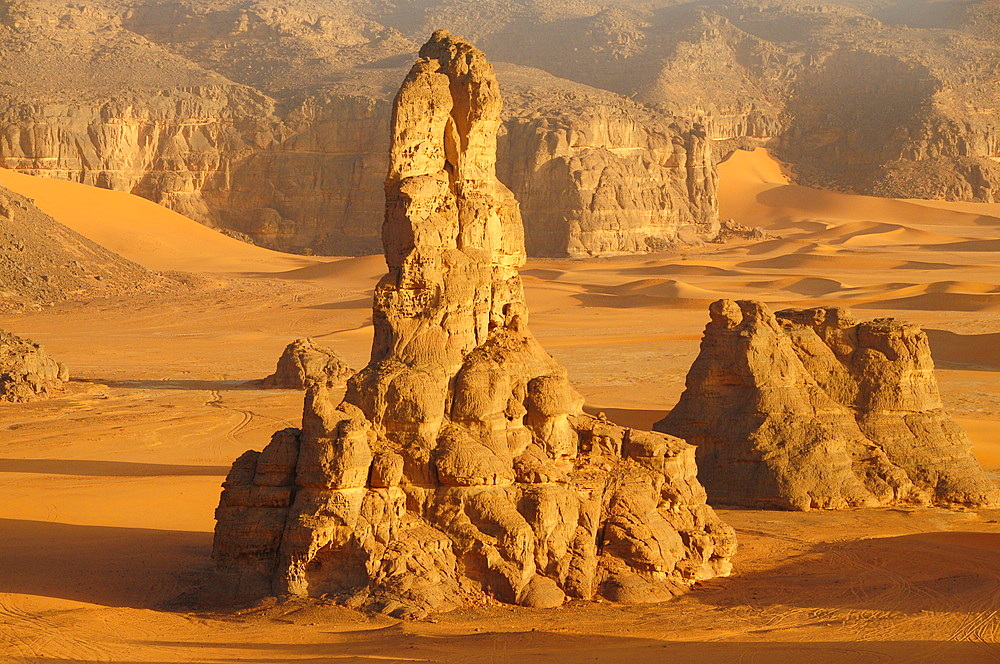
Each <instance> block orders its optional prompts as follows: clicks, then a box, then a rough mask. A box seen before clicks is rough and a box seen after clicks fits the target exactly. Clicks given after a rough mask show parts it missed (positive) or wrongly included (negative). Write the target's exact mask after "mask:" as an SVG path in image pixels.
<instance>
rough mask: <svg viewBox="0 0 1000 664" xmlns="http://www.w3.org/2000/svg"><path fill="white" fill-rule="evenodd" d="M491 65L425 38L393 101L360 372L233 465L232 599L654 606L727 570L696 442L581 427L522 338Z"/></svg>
mask: <svg viewBox="0 0 1000 664" xmlns="http://www.w3.org/2000/svg"><path fill="white" fill-rule="evenodd" d="M500 110H501V98H500V92H499V89H498V86H497V82H496V78H495V77H494V74H493V70H492V67H491V66H490V65H489V63H488V62H487V61H486V58H485V57H484V55H483V54H482V53H481V52H480V51H479V50H477V49H476V48H474V47H473V46H471V45H470V44H468V43H467V42H465V41H463V40H461V39H459V38H456V37H452V36H450V35H448V34H447V33H446V32H436V33H435V34H434V35H433V36H432V37H431V39H430V41H429V42H428V43H427V44H426V45H424V47H423V48H422V49H421V51H420V59H419V60H418V61H417V63H416V64H415V65H414V66H413V68H412V70H411V71H410V73H409V75H408V76H407V77H406V80H405V81H404V83H403V86H402V88H401V89H400V91H399V94H398V95H397V97H396V100H395V109H394V117H393V123H392V149H391V160H390V161H391V165H390V169H389V174H388V177H387V178H386V216H385V223H384V225H383V243H384V245H385V254H386V263H387V264H388V268H389V271H388V274H386V275H385V276H384V277H383V278H382V280H381V281H380V282H379V284H378V286H377V288H376V291H375V302H374V324H375V338H374V343H373V346H372V355H371V361H370V363H369V364H368V366H367V367H366V368H364V369H363V370H361V371H360V372H358V373H357V374H356V375H354V376H353V377H352V378H350V380H349V381H348V387H347V393H346V395H345V397H344V400H343V401H342V402H341V403H340V404H339V405H337V404H336V403H335V402H333V401H331V399H330V396H329V394H328V392H327V390H326V388H325V387H324V386H323V385H314V386H312V387H310V388H309V391H308V392H307V394H306V400H305V409H304V413H303V421H302V428H301V430H299V429H288V430H285V431H280V432H278V433H276V434H275V436H274V438H273V439H272V441H271V443H270V444H269V445H268V446H267V447H266V448H265V449H264V450H263V452H254V451H250V452H247V453H246V454H244V455H243V456H241V457H240V458H239V459H238V460H237V461H236V463H235V464H234V465H233V468H232V470H231V471H230V473H229V476H228V477H227V479H226V482H225V484H224V490H223V493H222V497H221V499H220V503H219V508H218V510H217V513H216V516H217V519H218V524H217V526H216V534H215V544H214V551H213V556H214V558H215V559H216V561H217V564H218V568H219V570H220V572H221V574H222V575H223V578H224V579H225V580H226V582H227V586H228V588H229V591H230V593H231V594H232V595H233V596H234V597H235V598H236V599H250V598H254V597H260V596H264V595H269V594H276V595H284V594H289V595H300V596H321V595H328V596H332V597H335V598H337V599H340V600H342V601H345V602H347V603H349V604H351V605H354V606H361V607H364V608H367V609H372V610H379V611H385V612H389V613H393V614H395V615H403V616H408V615H409V616H412V615H420V614H423V613H426V612H428V611H435V610H444V609H448V608H451V607H453V606H456V605H459V604H462V603H463V602H465V601H467V600H469V599H475V598H477V597H478V598H480V599H481V598H482V597H483V596H484V595H486V596H491V597H494V598H497V599H499V600H501V601H504V602H510V603H519V604H523V605H528V606H555V605H558V604H560V603H562V601H563V600H564V599H565V598H566V597H567V596H569V597H576V598H594V597H597V596H603V597H606V598H608V599H611V600H615V601H623V602H648V601H657V600H661V599H665V598H667V597H670V596H671V595H673V594H676V593H677V592H679V591H681V590H683V589H685V588H686V587H687V586H689V585H690V584H691V583H693V582H694V581H696V580H699V579H705V578H709V577H713V576H717V575H724V574H727V573H728V572H729V569H730V563H729V558H730V556H731V555H732V554H733V552H734V548H735V540H734V536H733V531H732V529H731V528H730V527H729V526H727V525H726V524H724V523H722V522H721V521H720V520H719V519H718V517H717V516H716V514H715V513H714V512H713V511H712V509H711V508H710V507H709V506H708V505H707V504H706V503H705V493H704V489H703V488H702V486H701V485H700V484H699V483H698V480H697V478H696V468H695V463H694V448H693V447H691V446H689V445H687V444H686V443H684V442H683V441H681V440H679V439H676V438H673V437H670V436H667V435H664V434H659V433H650V432H641V431H635V430H632V429H627V428H624V427H620V426H617V425H615V424H612V423H610V422H608V421H606V420H604V419H603V418H595V417H592V416H589V415H586V414H584V413H583V411H582V404H583V400H582V398H581V397H580V396H579V395H578V394H577V393H576V392H575V391H574V390H573V388H572V386H571V385H570V383H569V381H568V380H567V377H566V372H565V370H564V369H563V368H562V367H561V366H559V364H557V363H556V362H555V360H553V359H552V358H551V357H550V356H549V355H548V353H546V352H545V350H544V349H543V348H542V347H541V346H540V345H539V344H538V342H537V341H536V340H535V338H534V337H533V336H532V335H531V333H530V332H529V331H528V327H527V311H526V308H525V304H524V293H523V288H522V284H521V279H520V277H519V275H518V272H517V268H518V267H519V266H520V265H521V264H522V263H523V262H524V255H525V254H524V241H523V230H522V226H521V219H520V213H519V211H518V206H517V202H516V201H515V200H514V197H513V195H512V194H511V192H510V191H509V190H508V189H507V188H506V187H504V186H503V185H502V184H501V183H500V182H499V181H498V180H497V178H496V176H495V153H496V134H497V130H498V128H499V125H500Z"/></svg>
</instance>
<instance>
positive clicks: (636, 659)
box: [41, 617, 996, 664]
mask: <svg viewBox="0 0 1000 664" xmlns="http://www.w3.org/2000/svg"><path fill="white" fill-rule="evenodd" d="M526 619H527V620H530V619H531V618H530V617H526ZM622 626H624V625H619V627H622ZM581 627H582V626H579V625H578V626H576V627H571V628H570V629H573V630H581ZM522 629H524V631H491V630H488V629H487V630H486V631H482V632H476V633H465V634H434V633H430V634H419V633H413V632H414V631H415V630H410V629H405V628H396V627H391V628H383V629H371V630H362V631H354V632H350V633H344V632H338V633H337V637H338V638H337V639H336V642H334V643H237V642H229V643H226V642H218V643H213V642H201V643H192V642H187V643H185V642H183V641H166V642H144V643H143V644H142V645H145V646H150V647H153V648H158V647H162V648H169V649H170V650H171V651H172V652H177V650H178V649H181V650H184V649H191V650H190V651H189V652H191V653H192V655H193V659H192V660H189V661H196V662H197V661H206V662H207V661H211V662H245V661H254V662H261V663H271V662H328V663H329V664H333V663H334V662H336V663H338V664H339V663H342V662H344V663H348V664H363V663H371V662H435V663H438V662H448V663H449V664H459V663H469V664H473V663H476V664H528V663H535V662H537V663H539V664H543V663H544V664H552V663H558V664H594V663H595V662H597V663H605V662H608V663H610V662H628V663H629V664H743V663H744V662H760V663H761V664H764V663H778V662H781V663H783V664H818V663H823V664H832V663H837V664H875V663H877V662H889V661H900V662H902V661H906V662H925V663H927V664H930V663H932V662H934V663H941V662H961V663H962V664H995V662H996V659H995V656H996V653H995V651H992V652H991V648H990V647H989V646H988V645H984V644H981V643H970V642H964V643H963V642H948V641H930V640H927V641H920V640H901V641H891V640H878V641H861V640H857V641H851V640H844V641H798V642H793V641H782V640H775V641H757V640H754V641H749V640H742V641H737V640H733V641H721V640H712V641H706V640H690V641H688V640H684V641H680V640H661V639H655V638H643V637H634V636H621V635H617V634H600V633H586V632H585V631H584V632H583V633H566V632H551V631H545V630H537V631H536V630H528V629H525V628H522ZM581 631H582V630H581ZM737 638H738V637H737ZM743 638H744V639H745V637H743ZM847 638H850V637H847ZM199 650H201V651H202V652H203V653H206V654H207V653H208V652H211V655H210V656H208V657H206V659H198V651H199ZM226 651H229V652H228V653H227V652H226ZM41 661H42V662H46V664H50V663H54V662H59V661H63V660H41ZM119 664H123V663H119ZM129 664H131V663H129Z"/></svg>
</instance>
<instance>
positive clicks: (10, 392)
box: [0, 330, 69, 403]
mask: <svg viewBox="0 0 1000 664" xmlns="http://www.w3.org/2000/svg"><path fill="white" fill-rule="evenodd" d="M68 380H69V371H68V370H67V369H66V366H65V365H63V364H60V363H59V362H56V361H55V360H53V359H52V358H51V357H49V354H48V353H46V352H45V349H44V348H42V347H41V346H39V345H38V344H36V343H33V342H31V341H28V340H27V339H22V338H20V337H18V336H15V335H13V334H11V333H10V332H4V331H3V330H0V401H12V402H15V403H18V402H24V401H34V400H35V399H40V398H43V397H46V396H48V395H50V394H51V393H52V392H55V391H58V390H60V389H62V387H63V385H64V383H66V381H68Z"/></svg>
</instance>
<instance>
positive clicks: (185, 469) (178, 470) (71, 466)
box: [0, 459, 229, 477]
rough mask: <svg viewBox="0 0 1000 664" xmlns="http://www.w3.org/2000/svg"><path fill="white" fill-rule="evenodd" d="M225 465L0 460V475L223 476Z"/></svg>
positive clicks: (227, 470)
mask: <svg viewBox="0 0 1000 664" xmlns="http://www.w3.org/2000/svg"><path fill="white" fill-rule="evenodd" d="M228 472H229V467H228V466H185V465H175V464H170V463H132V462H129V461H89V460H82V459H0V473H39V474H43V475H81V476H87V477H178V476H219V477H225V476H226V473H228Z"/></svg>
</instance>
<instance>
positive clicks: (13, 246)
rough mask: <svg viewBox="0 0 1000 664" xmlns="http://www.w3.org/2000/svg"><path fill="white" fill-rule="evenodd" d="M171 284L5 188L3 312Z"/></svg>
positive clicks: (0, 272) (1, 198)
mask: <svg viewBox="0 0 1000 664" xmlns="http://www.w3.org/2000/svg"><path fill="white" fill-rule="evenodd" d="M166 284H167V281H166V280H165V279H164V278H162V277H159V276H157V275H154V274H151V273H149V272H148V271H146V270H145V269H144V268H142V267H140V266H138V265H136V264H135V263H132V262H130V261H127V260H125V259H124V258H122V257H121V256H119V255H117V254H115V253H112V252H110V251H108V250H107V249H105V248H104V247H101V246H100V245H97V244H95V243H94V242H91V241H90V240H88V239H87V238H85V237H83V236H82V235H80V234H78V233H76V232H74V231H73V230H71V229H69V228H67V227H66V226H63V225H62V224H60V223H59V222H57V221H56V220H55V219H53V218H52V217H50V216H49V215H47V214H45V213H44V212H42V211H41V210H39V209H38V207H36V206H35V205H34V203H32V201H31V200H29V199H27V198H25V197H23V196H21V195H19V194H16V193H14V192H12V191H10V190H9V189H7V188H5V187H0V311H20V310H24V309H29V308H35V307H39V306H44V305H49V304H54V303H56V302H61V301H63V300H66V299H68V298H74V299H87V298H94V297H111V296H116V295H120V294H123V293H128V292H134V291H137V290H139V289H148V288H152V287H162V286H165V285H166Z"/></svg>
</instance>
